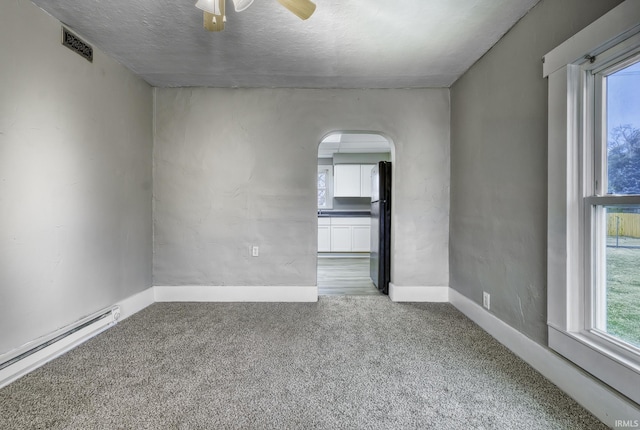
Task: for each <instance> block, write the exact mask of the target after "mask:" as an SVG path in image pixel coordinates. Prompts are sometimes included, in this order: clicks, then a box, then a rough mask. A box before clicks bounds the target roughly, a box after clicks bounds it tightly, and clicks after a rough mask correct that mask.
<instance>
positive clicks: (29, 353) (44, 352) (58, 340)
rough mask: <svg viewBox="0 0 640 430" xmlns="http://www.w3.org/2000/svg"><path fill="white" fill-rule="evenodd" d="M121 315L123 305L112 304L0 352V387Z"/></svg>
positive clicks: (69, 348) (106, 326)
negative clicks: (6, 351)
mask: <svg viewBox="0 0 640 430" xmlns="http://www.w3.org/2000/svg"><path fill="white" fill-rule="evenodd" d="M119 317H120V307H118V306H113V307H110V308H108V309H104V310H102V311H100V312H96V313H94V314H92V315H89V316H87V317H85V318H82V319H81V320H79V321H76V322H75V323H73V324H71V325H69V326H66V327H63V328H61V329H59V330H56V331H55V332H53V333H50V334H48V335H46V336H43V337H41V338H39V339H36V340H34V341H32V342H29V343H27V344H25V345H23V346H21V347H19V348H17V349H15V350H13V351H10V352H8V353H6V354H3V355H0V388H2V387H4V386H6V385H9V384H10V383H12V382H13V381H15V380H16V379H18V378H20V377H22V376H24V375H26V374H27V373H29V372H31V371H33V370H35V369H37V368H38V367H40V366H42V365H44V364H45V363H47V362H49V361H51V360H53V359H54V358H56V357H59V356H60V355H62V354H64V353H65V352H67V351H69V350H71V349H73V348H75V347H76V346H78V345H80V344H81V343H83V342H86V341H87V340H89V339H91V338H92V337H94V336H96V335H98V334H100V333H102V332H103V331H105V330H106V329H108V328H109V327H111V326H113V325H114V324H116V323H117V322H118V318H119Z"/></svg>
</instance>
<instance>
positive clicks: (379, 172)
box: [370, 161, 391, 294]
mask: <svg viewBox="0 0 640 430" xmlns="http://www.w3.org/2000/svg"><path fill="white" fill-rule="evenodd" d="M370 274H371V280H372V281H373V284H374V285H375V286H376V288H378V290H380V292H382V293H384V294H389V281H390V280H391V163H390V162H388V161H380V162H379V163H378V165H377V166H375V167H374V168H373V170H372V171H371V257H370Z"/></svg>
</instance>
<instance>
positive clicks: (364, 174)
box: [360, 164, 375, 197]
mask: <svg viewBox="0 0 640 430" xmlns="http://www.w3.org/2000/svg"><path fill="white" fill-rule="evenodd" d="M374 166H375V164H361V165H360V197H371V170H373V167H374Z"/></svg>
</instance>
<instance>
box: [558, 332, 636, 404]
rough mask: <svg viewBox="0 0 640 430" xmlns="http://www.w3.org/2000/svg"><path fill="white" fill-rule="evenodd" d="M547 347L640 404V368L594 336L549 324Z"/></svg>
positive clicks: (634, 361)
mask: <svg viewBox="0 0 640 430" xmlns="http://www.w3.org/2000/svg"><path fill="white" fill-rule="evenodd" d="M549 347H550V348H552V349H553V350H555V351H556V352H558V353H559V354H560V355H562V356H564V357H565V358H567V359H569V360H571V361H573V362H574V363H575V364H577V365H578V366H580V367H582V368H583V369H584V370H586V371H587V372H589V373H591V374H592V375H593V376H595V377H596V378H598V379H601V380H603V381H607V383H608V384H609V385H611V386H612V387H615V389H616V390H618V391H619V392H620V393H622V394H624V395H625V396H627V397H628V398H629V399H631V400H633V401H634V402H636V403H638V404H640V391H639V390H638V387H640V365H639V364H638V362H637V361H636V360H630V359H629V358H627V357H625V356H624V355H623V354H621V353H620V352H619V351H617V350H616V349H614V348H611V347H609V346H608V345H606V341H600V342H598V341H597V340H596V336H593V335H590V334H585V333H576V332H565V331H563V330H561V329H559V328H557V327H554V326H552V325H549Z"/></svg>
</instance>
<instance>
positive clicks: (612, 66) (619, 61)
mask: <svg viewBox="0 0 640 430" xmlns="http://www.w3.org/2000/svg"><path fill="white" fill-rule="evenodd" d="M605 59H606V56H605ZM583 73H584V74H585V83H586V90H587V91H588V92H592V94H593V96H592V97H589V99H590V100H593V110H592V109H591V106H589V105H587V108H588V109H587V112H586V117H585V122H586V123H591V124H593V129H592V130H587V132H588V133H589V134H590V133H593V145H592V147H591V148H590V146H591V145H589V139H588V138H585V139H584V143H583V145H584V146H585V147H586V149H587V150H590V149H592V151H593V160H594V168H593V171H592V172H591V171H590V170H587V169H585V182H586V185H587V186H586V196H585V202H584V206H585V210H586V211H587V216H586V217H585V223H586V224H587V225H586V226H585V231H586V232H587V234H588V236H590V237H591V238H593V239H592V241H591V243H590V249H589V251H590V255H588V256H587V257H588V258H589V263H590V264H586V265H585V266H586V270H587V273H586V274H585V279H586V280H587V281H588V283H589V285H588V287H589V289H590V290H591V291H590V292H589V295H590V296H591V299H592V300H591V301H592V303H593V305H592V307H591V309H588V312H587V316H588V317H589V320H588V323H589V324H588V327H589V329H590V330H591V332H592V333H593V334H594V335H597V336H600V337H602V338H604V339H606V340H608V341H611V342H616V343H619V344H620V345H621V346H623V347H624V348H626V349H629V350H630V351H633V352H636V353H640V55H637V54H632V55H623V56H621V57H617V56H616V57H614V58H613V61H611V60H608V59H607V60H606V61H605V63H604V64H600V63H599V62H598V61H597V60H594V63H588V66H585V67H584V72H583ZM591 112H593V119H591V118H589V117H590V116H591ZM591 173H592V174H591ZM588 239H589V238H586V239H585V243H589V241H588ZM590 274H591V276H589V275H590Z"/></svg>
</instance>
